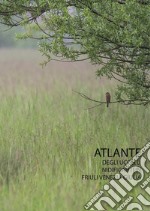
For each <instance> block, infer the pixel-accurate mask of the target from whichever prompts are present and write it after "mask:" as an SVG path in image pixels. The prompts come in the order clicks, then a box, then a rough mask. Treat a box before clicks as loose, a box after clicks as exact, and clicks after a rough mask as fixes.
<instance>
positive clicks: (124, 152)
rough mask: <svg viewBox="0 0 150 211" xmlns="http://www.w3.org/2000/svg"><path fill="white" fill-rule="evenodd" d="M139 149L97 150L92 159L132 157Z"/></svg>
mask: <svg viewBox="0 0 150 211" xmlns="http://www.w3.org/2000/svg"><path fill="white" fill-rule="evenodd" d="M140 149H141V148H126V149H123V148H120V149H118V148H116V149H114V150H112V149H109V148H97V149H96V151H95V153H94V157H133V156H135V155H136V154H138V152H139V151H140Z"/></svg>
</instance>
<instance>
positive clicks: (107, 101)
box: [106, 92, 111, 107]
mask: <svg viewBox="0 0 150 211" xmlns="http://www.w3.org/2000/svg"><path fill="white" fill-rule="evenodd" d="M110 99H111V96H110V93H109V92H106V103H107V107H108V106H109V103H110Z"/></svg>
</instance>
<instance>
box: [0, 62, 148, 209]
mask: <svg viewBox="0 0 150 211" xmlns="http://www.w3.org/2000/svg"><path fill="white" fill-rule="evenodd" d="M36 61H37V60H36ZM26 62H27V60H26ZM16 63H17V61H16ZM21 68H22V67H20V69H21ZM23 68H24V69H26V68H25V67H23ZM32 68H35V67H34V66H31V69H32ZM70 68H71V66H70ZM88 68H89V66H88ZM53 69H54V68H53ZM89 69H90V68H89ZM8 71H10V70H8ZM32 71H33V69H32V70H31V77H32V80H33V81H34V76H35V77H37V75H36V72H35V73H34V74H33V72H32ZM40 71H43V70H39V71H38V72H37V74H41V73H39V72H40ZM56 72H57V75H56V76H58V77H57V78H58V79H57V80H56V78H55V73H54V72H53V73H52V72H51V73H50V74H49V77H48V79H47V75H46V76H43V77H44V79H43V77H42V76H41V75H40V76H41V78H40V77H39V80H37V79H36V82H35V81H34V83H35V86H32V85H33V84H32V85H31V86H29V85H27V86H25V84H27V83H28V80H27V81H26V82H25V83H24V84H22V83H20V84H19V86H17V88H14V87H15V86H16V84H14V82H12V81H11V82H10V84H8V83H7V85H6V88H7V90H4V88H3V90H2V91H1V94H0V99H1V103H0V210H2V211H20V210H22V211H38V210H39V211H46V210H47V211H48V210H51V211H53V210H58V211H70V210H72V211H75V210H83V205H84V204H85V203H86V202H87V201H88V200H89V199H90V198H91V197H92V196H93V195H94V194H95V193H96V192H97V191H98V190H99V189H101V187H102V185H103V184H104V183H106V181H101V180H99V181H84V180H82V174H101V159H99V158H98V157H96V158H94V153H95V150H96V148H99V147H106V148H107V147H109V148H112V149H115V148H116V147H118V148H119V147H121V148H129V147H137V148H139V147H142V146H143V145H144V144H145V143H146V139H147V138H149V137H150V127H149V120H150V109H149V108H145V107H136V106H122V105H111V106H110V107H109V108H106V107H105V106H100V107H97V108H95V109H91V110H87V108H88V107H89V106H91V102H87V101H86V100H84V99H82V98H80V97H79V96H78V95H77V94H75V93H74V92H72V89H76V90H77V91H84V92H85V93H88V94H89V95H90V96H92V97H94V98H96V99H98V98H101V99H104V96H105V91H106V90H108V89H109V91H110V92H111V93H112V96H113V87H110V86H108V85H107V84H105V82H103V85H101V86H100V88H98V86H99V84H98V83H99V82H98V83H97V82H95V84H93V82H92V83H90V79H89V76H88V74H87V73H86V74H85V78H84V80H83V78H82V77H83V75H82V74H83V73H82V72H81V73H80V72H78V71H77V75H76V72H75V71H73V74H74V78H73V77H72V75H71V70H69V71H68V70H67V71H66V72H65V71H63V72H59V71H56ZM88 73H89V75H90V74H91V72H90V70H88ZM42 74H43V73H42ZM44 74H45V73H44ZM46 74H47V73H46ZM65 74H66V75H65ZM92 74H93V75H94V73H92ZM18 75H19V76H20V80H22V81H23V80H24V78H26V73H24V74H22V73H21V74H20V73H19V71H18V74H16V75H14V73H13V72H12V76H13V77H14V78H15V79H13V80H16V78H17V77H19V76H18ZM29 75H30V74H29ZM68 75H69V77H68ZM80 75H81V77H79V76H80ZM23 76H24V78H22V77H23ZM65 76H66V77H65ZM9 77H11V75H10V73H9ZM52 79H54V80H52ZM5 80H7V77H5ZM45 80H48V81H50V83H51V84H52V85H50V84H49V83H48V81H47V82H46V81H45ZM92 80H93V81H94V80H95V81H96V79H92ZM54 81H55V82H54ZM69 83H70V85H69ZM12 87H13V88H14V89H13V91H12V90H11V88H12ZM18 87H19V88H18Z"/></svg>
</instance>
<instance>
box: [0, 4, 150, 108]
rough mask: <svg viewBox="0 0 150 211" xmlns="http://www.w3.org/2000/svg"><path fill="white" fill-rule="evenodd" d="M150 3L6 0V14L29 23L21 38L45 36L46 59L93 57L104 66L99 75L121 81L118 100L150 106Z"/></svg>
mask: <svg viewBox="0 0 150 211" xmlns="http://www.w3.org/2000/svg"><path fill="white" fill-rule="evenodd" d="M149 4H150V1H149V0H132V1H131V0H108V1H97V0H82V1H81V0H51V1H50V0H49V1H43V0H36V1H29V0H28V1H24V0H19V1H17V2H16V1H14V2H12V1H7V0H5V1H1V4H0V17H1V22H2V23H4V24H6V25H9V26H18V25H23V26H24V27H25V29H26V33H25V34H23V35H22V36H20V38H35V39H37V40H39V41H40V42H39V47H40V51H41V52H42V53H43V55H45V56H46V58H47V60H46V63H47V62H49V61H50V60H51V59H53V58H52V55H53V56H57V57H58V59H62V58H65V59H67V60H68V59H69V60H71V61H79V60H86V59H89V60H90V61H91V63H92V64H97V65H99V66H100V68H99V69H98V71H97V75H98V76H100V77H101V76H103V75H106V76H107V77H108V78H110V79H112V78H115V79H116V80H118V81H120V82H121V83H120V84H119V85H118V89H117V91H116V98H117V100H118V101H121V102H124V100H125V101H128V100H129V101H128V104H129V103H135V104H143V105H148V104H149V103H150V76H149V67H150V6H149ZM55 59H56V57H55ZM46 63H45V64H46Z"/></svg>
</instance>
